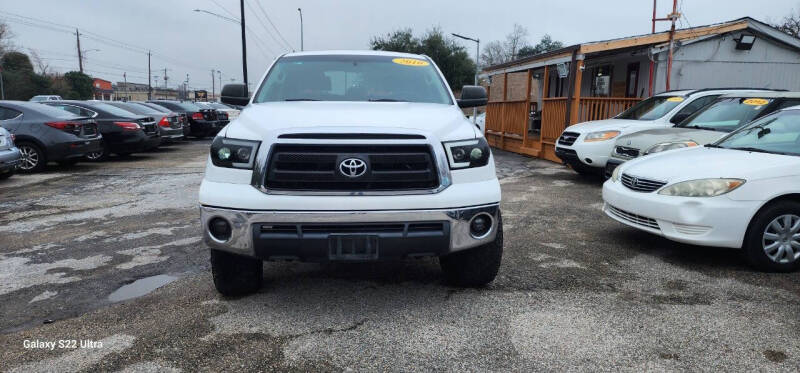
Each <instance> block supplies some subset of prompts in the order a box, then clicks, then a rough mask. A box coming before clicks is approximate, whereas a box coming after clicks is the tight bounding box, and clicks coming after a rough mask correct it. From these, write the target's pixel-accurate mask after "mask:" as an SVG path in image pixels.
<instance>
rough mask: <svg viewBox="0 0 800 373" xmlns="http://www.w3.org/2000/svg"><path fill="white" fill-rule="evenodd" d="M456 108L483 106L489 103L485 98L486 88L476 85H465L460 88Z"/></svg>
mask: <svg viewBox="0 0 800 373" xmlns="http://www.w3.org/2000/svg"><path fill="white" fill-rule="evenodd" d="M456 101H457V102H458V107H461V108H465V107H477V106H484V105H486V104H487V103H488V102H489V98H488V97H486V88H483V87H481V86H478V85H465V86H464V87H462V88H461V98H460V99H458V100H456Z"/></svg>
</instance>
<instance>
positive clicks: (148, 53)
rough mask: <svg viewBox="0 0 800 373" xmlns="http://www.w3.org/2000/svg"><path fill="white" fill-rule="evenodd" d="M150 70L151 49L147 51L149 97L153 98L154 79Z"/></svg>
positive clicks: (149, 98)
mask: <svg viewBox="0 0 800 373" xmlns="http://www.w3.org/2000/svg"><path fill="white" fill-rule="evenodd" d="M151 74H152V73H151V72H150V51H147V99H148V100H152V99H153V98H152V95H153V79H152V78H151V77H152V75H151Z"/></svg>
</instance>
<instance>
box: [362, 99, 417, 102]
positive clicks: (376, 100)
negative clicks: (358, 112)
mask: <svg viewBox="0 0 800 373" xmlns="http://www.w3.org/2000/svg"><path fill="white" fill-rule="evenodd" d="M369 102H408V101H406V100H395V99H393V98H371V99H369Z"/></svg>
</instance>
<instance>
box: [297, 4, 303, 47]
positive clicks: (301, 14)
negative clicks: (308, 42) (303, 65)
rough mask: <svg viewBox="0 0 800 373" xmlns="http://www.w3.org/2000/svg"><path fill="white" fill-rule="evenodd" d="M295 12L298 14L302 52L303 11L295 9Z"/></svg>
mask: <svg viewBox="0 0 800 373" xmlns="http://www.w3.org/2000/svg"><path fill="white" fill-rule="evenodd" d="M297 11H298V12H300V51H301V52H302V51H303V9H301V8H297Z"/></svg>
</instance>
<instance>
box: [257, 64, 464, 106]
mask: <svg viewBox="0 0 800 373" xmlns="http://www.w3.org/2000/svg"><path fill="white" fill-rule="evenodd" d="M274 101H374V102H425V103H434V104H446V105H450V104H452V101H451V100H450V94H449V92H448V91H447V89H446V86H445V84H444V82H443V81H442V79H441V78H440V77H439V73H438V72H437V70H436V68H434V66H433V64H431V63H430V62H428V61H427V60H423V59H417V58H399V57H391V56H367V55H363V56H357V55H334V56H292V57H284V58H281V59H280V60H278V62H276V63H275V65H274V66H273V67H272V69H271V70H270V72H269V74H268V75H267V78H266V79H265V80H264V83H263V84H262V85H261V88H260V89H259V90H258V93H257V94H256V96H255V99H254V100H253V102H256V103H258V102H274Z"/></svg>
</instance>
